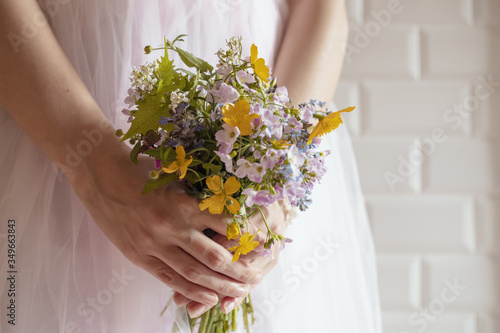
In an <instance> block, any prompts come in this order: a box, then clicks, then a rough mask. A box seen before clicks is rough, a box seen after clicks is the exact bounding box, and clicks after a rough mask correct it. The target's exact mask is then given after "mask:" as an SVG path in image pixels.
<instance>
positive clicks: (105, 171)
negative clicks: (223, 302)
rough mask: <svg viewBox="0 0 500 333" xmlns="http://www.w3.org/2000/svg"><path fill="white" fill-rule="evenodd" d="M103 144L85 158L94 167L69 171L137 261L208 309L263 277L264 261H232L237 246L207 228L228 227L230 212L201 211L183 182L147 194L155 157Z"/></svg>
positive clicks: (107, 229)
mask: <svg viewBox="0 0 500 333" xmlns="http://www.w3.org/2000/svg"><path fill="white" fill-rule="evenodd" d="M115 141H117V140H115ZM98 148H99V151H96V152H95V154H94V153H93V154H94V155H91V156H89V158H87V160H86V162H85V167H84V169H85V170H87V172H82V171H81V170H80V171H78V172H77V173H72V172H71V170H65V171H66V174H67V175H68V178H69V179H70V181H71V182H72V184H73V187H74V188H75V190H76V192H77V193H78V195H79V197H80V198H81V199H82V201H83V203H84V204H85V206H86V207H87V209H88V210H89V212H90V213H91V215H92V217H93V218H94V220H95V222H96V223H97V224H98V226H99V227H100V228H101V230H102V231H103V232H104V233H105V234H106V236H107V237H108V238H109V239H110V240H111V241H112V242H113V243H114V244H115V245H116V246H117V248H118V249H119V250H120V251H121V252H122V253H123V254H124V255H125V256H126V257H127V258H128V259H129V260H130V261H132V262H133V263H134V264H136V265H138V266H140V267H142V268H143V269H145V270H146V271H148V272H149V273H151V274H153V275H154V276H155V277H157V278H158V279H160V280H161V281H163V282H164V283H165V284H167V285H168V286H170V287H171V288H173V289H174V290H177V291H179V292H181V293H182V294H183V295H186V296H187V297H189V298H190V299H192V300H195V301H196V302H198V303H199V304H202V305H201V306H202V307H205V308H206V309H207V310H208V309H209V308H210V307H212V306H213V305H215V304H217V303H218V301H219V298H218V297H217V295H218V294H220V295H228V296H231V297H244V296H246V295H247V293H248V291H249V285H252V284H256V283H258V282H260V280H261V279H262V274H261V270H260V268H261V267H259V266H256V265H249V264H248V263H244V262H243V261H240V262H236V263H232V262H231V260H232V255H231V254H230V253H229V251H227V250H226V249H225V248H224V247H223V246H221V245H220V244H217V243H216V242H214V241H213V240H211V239H210V238H208V237H207V236H206V235H205V234H204V233H203V230H204V229H207V228H211V229H213V230H218V231H219V232H222V231H223V230H225V228H226V224H225V222H224V219H223V215H211V214H209V213H207V212H201V211H200V209H199V206H198V200H196V199H194V198H192V197H190V196H188V195H187V194H185V193H184V191H183V190H182V188H180V187H179V186H177V185H173V186H167V187H165V188H160V189H157V190H154V191H152V192H150V193H148V194H146V195H141V191H142V188H143V186H144V184H145V182H146V180H147V177H148V174H149V171H150V170H151V169H152V165H150V163H148V162H150V161H149V159H148V160H147V161H141V164H140V166H136V165H134V164H132V163H131V161H130V158H129V156H128V152H129V150H130V149H129V148H128V147H127V146H125V145H124V144H121V143H117V142H115V143H114V144H111V145H109V144H108V143H103V144H102V146H99V147H98ZM148 164H149V165H148Z"/></svg>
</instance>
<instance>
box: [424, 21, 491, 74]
mask: <svg viewBox="0 0 500 333" xmlns="http://www.w3.org/2000/svg"><path fill="white" fill-rule="evenodd" d="M497 33H498V31H496V30H493V29H471V28H457V27H434V28H424V29H422V37H421V43H422V44H421V47H422V77H424V78H442V77H449V78H463V77H476V76H477V75H479V74H488V73H490V72H491V71H492V69H495V70H496V71H499V70H500V67H499V65H500V63H499V61H500V60H499V59H498V57H495V56H493V55H495V54H498V53H499V51H500V41H499V39H498V38H496V37H495V38H494V36H498V35H496V34H497Z"/></svg>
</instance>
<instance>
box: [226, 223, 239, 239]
mask: <svg viewBox="0 0 500 333" xmlns="http://www.w3.org/2000/svg"><path fill="white" fill-rule="evenodd" d="M240 235H241V229H240V224H239V223H238V222H233V223H231V224H230V225H228V226H227V229H226V236H227V239H229V240H231V239H236V238H238V237H239V236H240Z"/></svg>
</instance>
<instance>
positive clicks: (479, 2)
mask: <svg viewBox="0 0 500 333" xmlns="http://www.w3.org/2000/svg"><path fill="white" fill-rule="evenodd" d="M473 3H474V23H475V24H477V25H481V26H494V27H499V26H500V20H499V19H498V18H499V17H500V2H499V1H497V0H475V1H474V2H473Z"/></svg>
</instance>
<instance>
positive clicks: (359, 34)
mask: <svg viewBox="0 0 500 333" xmlns="http://www.w3.org/2000/svg"><path fill="white" fill-rule="evenodd" d="M347 2H348V13H349V17H350V21H351V33H350V37H349V43H348V49H347V55H346V64H345V67H344V71H343V74H342V78H341V82H340V84H339V87H338V90H337V96H336V103H337V105H338V106H339V107H345V106H348V105H356V106H358V108H357V110H356V112H353V113H351V114H349V115H346V117H345V120H346V124H347V126H348V127H349V129H350V131H351V134H352V136H353V145H354V150H355V152H356V155H357V159H358V164H359V172H360V176H361V182H362V186H363V189H364V191H365V194H366V205H367V209H368V213H369V215H370V219H371V224H372V230H373V236H374V240H375V244H376V248H377V254H378V269H379V286H380V292H381V302H382V309H383V321H384V331H385V332H386V333H414V332H418V333H422V332H427V333H448V332H449V333H500V0H349V1H347ZM491 81H493V83H491ZM488 82H489V83H488ZM496 82H498V83H496Z"/></svg>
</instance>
